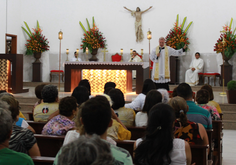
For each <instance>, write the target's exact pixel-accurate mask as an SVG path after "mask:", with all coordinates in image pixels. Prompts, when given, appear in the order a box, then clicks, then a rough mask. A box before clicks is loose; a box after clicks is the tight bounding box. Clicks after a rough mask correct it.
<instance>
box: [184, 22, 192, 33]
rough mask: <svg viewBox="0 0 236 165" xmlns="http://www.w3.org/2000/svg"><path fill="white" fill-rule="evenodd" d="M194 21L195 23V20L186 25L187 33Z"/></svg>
mask: <svg viewBox="0 0 236 165" xmlns="http://www.w3.org/2000/svg"><path fill="white" fill-rule="evenodd" d="M192 23H193V21H192V22H190V23H189V24H188V26H187V27H186V29H185V31H184V33H187V31H188V29H189V27H190V26H191V25H192Z"/></svg>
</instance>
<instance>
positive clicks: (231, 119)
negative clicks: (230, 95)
mask: <svg viewBox="0 0 236 165" xmlns="http://www.w3.org/2000/svg"><path fill="white" fill-rule="evenodd" d="M220 107H221V110H222V113H223V114H224V115H223V123H224V129H230V130H236V121H235V119H236V104H220Z"/></svg>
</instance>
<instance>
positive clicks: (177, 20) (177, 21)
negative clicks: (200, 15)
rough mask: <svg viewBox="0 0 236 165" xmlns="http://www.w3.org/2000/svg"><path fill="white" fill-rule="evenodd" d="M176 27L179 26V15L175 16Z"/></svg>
mask: <svg viewBox="0 0 236 165" xmlns="http://www.w3.org/2000/svg"><path fill="white" fill-rule="evenodd" d="M176 26H179V14H177V18H176Z"/></svg>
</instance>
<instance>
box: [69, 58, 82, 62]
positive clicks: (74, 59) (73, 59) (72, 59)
mask: <svg viewBox="0 0 236 165" xmlns="http://www.w3.org/2000/svg"><path fill="white" fill-rule="evenodd" d="M70 61H77V58H75V57H72V58H71V59H70ZM78 61H82V60H81V58H79V57H78Z"/></svg>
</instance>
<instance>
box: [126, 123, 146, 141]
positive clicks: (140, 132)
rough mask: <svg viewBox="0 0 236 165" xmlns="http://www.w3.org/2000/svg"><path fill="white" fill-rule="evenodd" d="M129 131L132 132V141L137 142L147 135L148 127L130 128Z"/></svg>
mask: <svg viewBox="0 0 236 165" xmlns="http://www.w3.org/2000/svg"><path fill="white" fill-rule="evenodd" d="M127 129H128V130H129V131H130V132H131V140H137V139H138V138H142V137H144V136H145V134H146V127H135V126H129V127H127Z"/></svg>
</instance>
